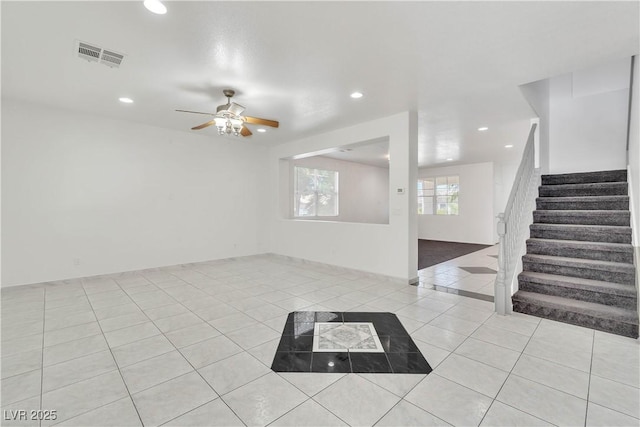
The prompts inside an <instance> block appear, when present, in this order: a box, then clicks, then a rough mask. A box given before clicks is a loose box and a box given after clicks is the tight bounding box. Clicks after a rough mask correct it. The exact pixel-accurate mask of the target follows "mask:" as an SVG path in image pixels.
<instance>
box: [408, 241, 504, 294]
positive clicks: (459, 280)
mask: <svg viewBox="0 0 640 427" xmlns="http://www.w3.org/2000/svg"><path fill="white" fill-rule="evenodd" d="M497 256H498V245H495V246H490V247H488V248H485V249H481V250H479V251H476V252H472V253H470V254H467V255H463V256H461V257H458V258H454V259H452V260H449V261H446V262H443V263H440V264H436V265H433V266H431V267H427V268H423V269H422V270H419V271H418V276H419V278H420V283H421V284H423V285H424V286H428V285H432V286H437V287H438V289H439V290H441V291H445V292H450V293H458V291H467V292H473V293H476V294H481V295H485V296H490V297H493V289H494V287H493V284H494V282H495V280H496V274H497V271H498V258H497ZM460 267H486V268H490V269H492V270H494V271H496V273H487V274H472V273H470V272H468V271H465V270H463V269H462V268H460Z"/></svg>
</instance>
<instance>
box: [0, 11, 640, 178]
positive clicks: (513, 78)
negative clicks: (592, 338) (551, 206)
mask: <svg viewBox="0 0 640 427" xmlns="http://www.w3.org/2000/svg"><path fill="white" fill-rule="evenodd" d="M165 4H166V5H167V8H168V13H167V14H166V15H154V14H152V13H150V12H148V11H147V10H146V9H145V8H144V7H143V5H142V1H135V2H130V1H129V2H110V1H109V2H108V1H104V2H94V1H86V2H55V1H50V2H7V1H3V2H2V4H1V8H2V10H1V13H2V96H3V98H4V99H19V100H26V101H31V102H36V103H44V104H47V105H51V106H56V107H61V108H65V109H71V110H81V111H84V112H90V113H95V114H99V115H104V116H108V117H113V118H120V119H124V120H132V121H136V122H140V123H145V124H149V125H154V126H160V127H165V128H171V129H179V130H185V131H189V128H191V127H193V126H195V125H198V124H200V123H202V122H205V121H206V119H207V117H206V116H200V115H191V114H185V113H177V112H175V111H174V110H175V109H187V110H197V111H215V107H216V106H217V105H219V104H222V103H224V101H225V98H224V97H223V95H222V89H224V88H233V89H235V90H236V91H237V95H236V98H235V99H234V100H235V101H236V102H238V103H240V104H242V105H244V106H245V107H247V110H246V112H245V113H246V114H248V115H251V116H257V117H264V118H268V119H275V120H279V121H280V124H281V126H280V128H279V129H277V130H271V129H270V130H269V131H268V132H267V133H264V134H258V133H257V132H254V135H253V136H252V137H250V138H246V139H245V140H244V141H243V142H244V143H247V144H255V145H275V144H278V143H282V142H286V141H290V140H294V139H297V138H300V137H304V136H308V135H311V134H317V133H321V132H325V131H328V130H332V129H336V128H340V127H344V126H347V125H349V124H352V123H357V122H363V121H367V120H371V119H375V118H378V117H383V116H387V115H391V114H394V113H397V112H400V111H406V110H417V111H418V116H419V163H420V165H421V166H426V165H435V164H440V163H446V159H447V158H452V159H453V162H454V163H455V162H458V163H471V162H479V161H487V160H492V159H493V160H501V159H508V158H509V156H511V155H512V154H511V153H514V152H515V151H517V148H518V146H517V144H523V143H524V139H525V138H526V127H527V126H526V123H527V122H528V119H529V118H530V117H531V116H532V112H531V110H530V108H529V106H528V105H527V103H526V102H525V101H524V99H523V98H522V96H521V95H520V92H519V89H518V85H521V84H524V83H528V82H532V81H535V80H539V79H543V78H546V77H550V76H554V75H558V74H562V73H565V72H570V71H574V70H578V69H581V68H585V67H589V66H593V65H596V64H599V63H602V62H605V61H608V60H612V59H617V58H622V57H628V56H631V55H634V54H638V51H639V46H638V40H639V22H638V21H639V18H638V16H639V2H637V1H633V2H612V1H606V2H557V1H554V2H479V1H478V2H475V1H474V2H395V1H393V2H391V1H388V2H348V3H347V2H204V1H199V2H187V1H177V2H165ZM78 39H79V40H83V41H86V42H89V43H94V44H97V45H98V46H100V47H104V48H107V49H112V50H114V51H116V52H121V53H124V54H126V58H125V60H124V62H123V65H122V67H121V68H120V69H110V68H107V67H105V66H103V65H99V64H96V63H89V62H86V61H84V60H81V59H79V58H77V56H76V55H75V52H74V44H75V40H78ZM355 90H358V91H361V92H363V93H364V94H365V96H364V97H363V98H362V99H359V100H354V99H351V98H350V97H349V94H350V93H351V92H353V91H355ZM121 96H128V97H131V98H133V99H134V100H135V103H134V104H131V105H124V104H121V103H119V102H118V97H121ZM37 119H38V118H37V117H34V124H36V125H37ZM479 126H488V127H489V128H490V129H489V131H488V132H482V133H481V132H478V131H477V128H478V127H479ZM253 129H254V130H255V127H253ZM523 129H524V133H523ZM189 132H191V131H189ZM198 132H200V133H203V134H207V135H211V138H212V140H214V141H215V139H216V138H219V137H218V136H217V135H216V134H215V129H213V128H208V129H206V130H202V131H198ZM521 133H523V134H522V135H520V134H521ZM516 135H517V137H516ZM514 138H515V140H514ZM505 143H513V144H516V149H515V150H512V151H508V150H505V149H504V144H505ZM449 163H451V162H449Z"/></svg>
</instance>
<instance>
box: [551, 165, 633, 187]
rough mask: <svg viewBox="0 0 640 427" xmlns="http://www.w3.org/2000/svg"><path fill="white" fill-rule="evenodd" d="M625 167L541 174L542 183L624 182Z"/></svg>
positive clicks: (625, 176) (625, 177)
mask: <svg viewBox="0 0 640 427" xmlns="http://www.w3.org/2000/svg"><path fill="white" fill-rule="evenodd" d="M626 181H627V171H626V169H620V170H609V171H598V172H578V173H565V174H557V175H542V185H561V184H588V183H596V182H626Z"/></svg>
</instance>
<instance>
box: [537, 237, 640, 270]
mask: <svg viewBox="0 0 640 427" xmlns="http://www.w3.org/2000/svg"><path fill="white" fill-rule="evenodd" d="M527 253H529V254H535V255H551V256H564V257H566V258H569V255H570V258H584V259H591V260H601V261H613V262H620V263H628V264H633V246H631V244H629V243H608V242H591V241H583V240H559V239H538V238H531V239H527Z"/></svg>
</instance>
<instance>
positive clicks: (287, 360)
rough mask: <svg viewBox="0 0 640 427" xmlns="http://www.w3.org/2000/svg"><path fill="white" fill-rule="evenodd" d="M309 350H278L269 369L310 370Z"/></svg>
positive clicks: (277, 370)
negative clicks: (303, 351)
mask: <svg viewBox="0 0 640 427" xmlns="http://www.w3.org/2000/svg"><path fill="white" fill-rule="evenodd" d="M312 355H313V353H311V352H306V353H302V352H293V351H282V352H280V351H278V352H276V355H275V357H274V358H273V364H272V365H271V369H273V370H274V371H276V372H311V357H312Z"/></svg>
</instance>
